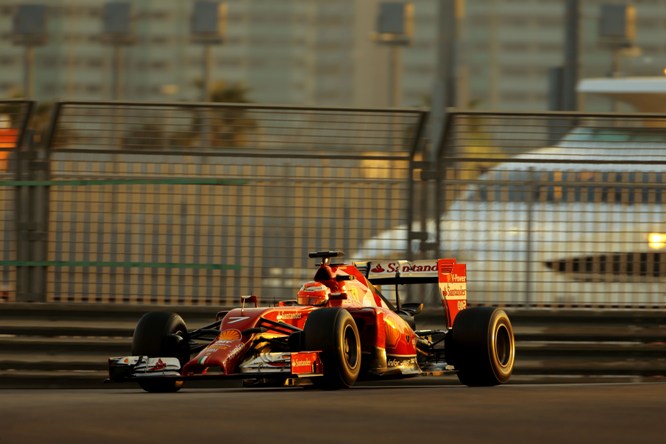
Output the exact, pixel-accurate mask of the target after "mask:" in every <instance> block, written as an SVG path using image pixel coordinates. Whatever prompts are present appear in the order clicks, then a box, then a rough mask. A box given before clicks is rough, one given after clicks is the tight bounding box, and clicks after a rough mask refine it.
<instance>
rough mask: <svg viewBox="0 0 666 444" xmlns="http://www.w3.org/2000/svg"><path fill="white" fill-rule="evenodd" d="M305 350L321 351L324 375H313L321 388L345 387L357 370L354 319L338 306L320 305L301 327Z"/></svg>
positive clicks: (358, 344) (358, 347)
mask: <svg viewBox="0 0 666 444" xmlns="http://www.w3.org/2000/svg"><path fill="white" fill-rule="evenodd" d="M303 339H304V346H305V350H312V351H321V360H322V363H323V364H324V376H323V377H317V378H313V379H312V382H313V384H314V385H315V386H316V387H319V388H322V389H325V390H337V389H342V388H349V387H351V386H352V385H354V383H355V382H356V379H357V378H358V375H359V373H360V371H361V339H360V335H359V333H358V327H357V326H356V322H355V321H354V318H353V317H352V315H351V314H349V312H348V311H347V310H344V309H341V308H320V309H317V310H314V311H313V312H312V313H310V315H309V316H308V319H307V321H306V323H305V328H304V329H303Z"/></svg>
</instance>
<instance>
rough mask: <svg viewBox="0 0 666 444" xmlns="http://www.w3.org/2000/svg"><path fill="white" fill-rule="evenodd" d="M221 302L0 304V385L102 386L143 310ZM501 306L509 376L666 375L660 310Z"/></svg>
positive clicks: (207, 318)
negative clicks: (509, 336)
mask: <svg viewBox="0 0 666 444" xmlns="http://www.w3.org/2000/svg"><path fill="white" fill-rule="evenodd" d="M223 308H224V307H200V306H146V305H125V306H121V305H93V304H40V303H26V304H19V303H12V304H0V387H4V388H44V387H53V388H57V387H87V388H90V387H109V385H104V384H103V381H104V379H105V378H106V365H107V358H108V357H110V356H118V355H124V354H127V353H129V350H130V344H131V340H132V333H133V330H134V326H135V325H136V322H137V321H138V319H139V318H140V317H141V315H142V314H143V313H145V312H146V311H152V310H168V311H174V312H177V313H179V314H180V315H181V316H182V317H183V318H184V319H185V321H186V322H187V324H188V326H189V327H190V328H194V327H198V326H203V325H204V324H207V323H210V322H213V321H214V319H215V314H216V313H217V311H218V310H221V309H223ZM507 312H508V313H509V316H510V317H511V320H512V323H513V326H514V330H515V335H516V366H515V371H514V376H513V377H512V380H511V382H512V383H533V382H555V381H557V382H561V381H567V382H599V381H622V382H632V381H647V380H664V379H666V310H664V311H648V310H636V311H633V310H613V311H597V310H550V309H549V310H542V309H512V310H510V309H507ZM442 325H443V323H442V312H441V310H440V309H426V310H424V312H423V313H422V314H421V315H419V316H418V317H417V327H418V328H436V327H441V326H442ZM450 380H451V382H452V383H455V382H456V381H457V379H456V378H455V377H452V378H450ZM114 387H117V386H114Z"/></svg>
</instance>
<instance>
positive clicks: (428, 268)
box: [370, 262, 437, 273]
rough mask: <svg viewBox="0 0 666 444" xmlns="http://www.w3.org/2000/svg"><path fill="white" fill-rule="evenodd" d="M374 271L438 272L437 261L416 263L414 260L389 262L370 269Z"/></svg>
mask: <svg viewBox="0 0 666 444" xmlns="http://www.w3.org/2000/svg"><path fill="white" fill-rule="evenodd" d="M370 271H371V272H372V273H397V272H400V273H428V272H437V263H436V262H434V263H427V264H423V263H421V264H415V263H413V262H402V263H400V262H387V263H385V264H377V265H375V266H374V267H372V268H371V269H370Z"/></svg>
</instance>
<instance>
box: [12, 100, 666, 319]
mask: <svg viewBox="0 0 666 444" xmlns="http://www.w3.org/2000/svg"><path fill="white" fill-rule="evenodd" d="M7 106H8V108H7ZM3 107H4V108H3ZM32 107H33V104H32V103H31V102H16V101H12V102H9V103H6V102H2V103H0V109H10V110H12V111H11V112H10V113H9V115H10V116H11V117H10V118H9V120H8V121H10V122H11V123H10V124H9V125H8V128H9V129H11V130H12V131H13V134H16V135H15V138H16V140H17V141H18V142H15V143H14V144H13V145H12V146H11V147H9V148H6V147H5V148H3V147H0V152H6V153H9V154H11V155H8V156H7V158H8V161H7V163H6V164H5V168H6V169H5V170H3V171H2V174H3V175H2V184H1V185H2V186H0V205H1V206H2V209H3V213H2V214H3V216H2V220H0V224H2V226H1V227H0V228H1V229H0V233H1V235H2V238H1V239H0V245H1V246H2V262H1V265H2V275H1V281H0V285H1V288H0V292H1V293H0V298H2V300H5V301H46V302H93V303H131V304H134V303H136V304H185V305H227V304H232V303H234V302H235V301H237V300H238V298H239V296H241V295H245V294H256V295H259V296H260V298H261V299H263V300H264V302H268V303H270V302H271V301H273V300H275V301H277V300H280V299H285V298H292V297H293V295H294V293H295V291H296V289H297V288H298V286H299V285H300V284H301V283H302V282H303V281H304V280H307V279H310V278H311V277H312V271H313V265H314V264H313V262H312V260H310V259H308V258H307V253H308V252H309V251H313V250H321V249H340V250H343V251H345V252H346V253H347V259H348V260H366V259H367V260H372V259H384V258H393V259H405V258H407V259H412V258H433V257H455V258H457V259H458V260H459V261H460V262H465V263H467V266H468V275H469V276H470V279H469V282H468V290H469V301H470V303H471V304H493V305H500V306H519V307H603V308H612V307H622V308H654V307H657V308H664V307H665V306H666V296H664V294H663V291H661V288H662V287H663V284H664V280H665V279H666V277H665V276H666V258H665V257H664V254H665V253H666V227H665V226H664V225H665V220H664V217H665V216H664V212H663V205H664V200H665V199H666V176H665V175H664V173H666V171H665V170H666V150H665V148H666V116H665V115H648V114H627V115H623V114H597V115H590V114H581V113H543V114H533V113H532V114H523V113H475V112H450V113H449V114H448V115H447V121H446V125H445V131H444V137H443V139H442V144H441V146H440V147H436V148H437V149H436V150H435V151H436V152H435V153H431V155H428V154H426V153H425V148H426V145H427V138H426V137H425V135H424V134H425V131H424V128H425V126H426V118H427V114H426V113H425V112H423V111H418V110H376V109H374V110H373V109H370V110H363V109H342V108H306V107H276V106H259V105H253V104H238V105H229V104H182V103H171V104H169V103H131V102H127V103H118V102H113V103H101V102H61V103H58V104H56V105H55V109H54V112H53V114H52V119H51V122H50V124H49V125H47V127H46V131H45V133H44V134H42V136H43V137H42V139H43V141H42V142H43V143H42V144H41V145H40V144H31V143H27V142H26V140H28V138H27V136H24V134H27V133H28V132H27V131H26V129H27V126H26V125H27V121H28V119H29V115H30V113H31V112H32ZM2 114H3V113H1V112H0V115H2ZM4 114H5V115H7V114H8V113H7V112H4ZM5 120H7V119H6V118H5ZM17 129H18V132H17V131H16V130H17ZM0 135H1V133H0ZM33 139H34V137H33V138H32V139H30V140H33ZM2 140H4V139H0V142H1V141H2ZM418 296H419V297H424V296H425V297H426V301H427V302H434V301H435V299H436V295H434V294H433V295H423V294H419V295H418ZM430 297H432V299H433V300H432V301H429V299H428V298H430ZM408 298H409V295H408Z"/></svg>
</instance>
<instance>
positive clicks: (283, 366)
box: [107, 351, 324, 382]
mask: <svg viewBox="0 0 666 444" xmlns="http://www.w3.org/2000/svg"><path fill="white" fill-rule="evenodd" d="M323 375H324V366H323V364H322V362H321V358H320V356H319V352H318V351H306V352H291V353H280V352H273V353H261V354H259V355H257V356H254V357H252V358H249V359H246V360H245V361H243V362H242V363H241V364H240V365H239V366H238V372H237V373H229V374H227V373H222V372H221V371H215V370H214V369H212V368H211V369H207V370H206V371H204V372H202V373H195V374H191V375H182V374H181V365H180V362H179V361H178V359H177V358H171V357H148V356H121V357H114V358H109V379H108V380H107V381H108V382H127V381H136V380H138V379H143V378H158V379H177V380H197V379H224V378H229V379H233V378H236V379H253V378H313V377H319V376H323Z"/></svg>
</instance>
